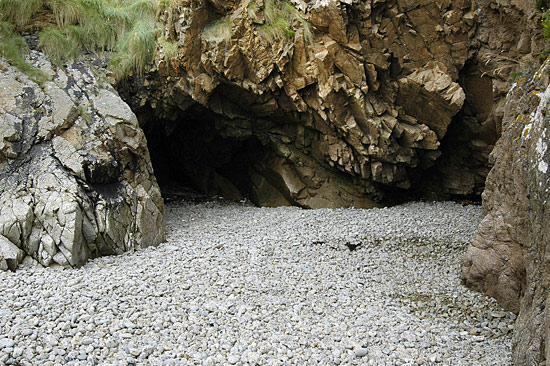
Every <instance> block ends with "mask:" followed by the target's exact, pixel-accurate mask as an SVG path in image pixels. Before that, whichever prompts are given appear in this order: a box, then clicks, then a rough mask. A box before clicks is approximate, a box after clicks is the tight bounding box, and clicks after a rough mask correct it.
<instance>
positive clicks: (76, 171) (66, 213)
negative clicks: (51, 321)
mask: <svg viewBox="0 0 550 366" xmlns="http://www.w3.org/2000/svg"><path fill="white" fill-rule="evenodd" d="M30 59H31V62H32V63H33V64H34V65H35V66H37V67H39V68H40V69H42V70H43V71H44V72H46V73H48V74H49V75H51V77H52V79H51V81H49V82H46V83H45V84H44V85H42V86H39V85H37V84H36V83H35V82H33V81H32V80H30V79H29V78H28V77H27V76H25V75H24V74H22V73H21V72H20V71H18V70H17V69H15V68H13V67H11V66H10V65H8V64H7V63H6V62H4V61H3V60H1V59H0V70H1V72H0V85H2V88H1V89H0V248H2V251H1V252H0V256H3V258H4V261H5V262H7V265H8V267H10V269H14V267H15V266H17V264H18V263H19V262H20V261H21V260H22V259H23V257H24V255H23V253H24V254H26V255H29V256H31V257H33V258H34V259H36V260H37V261H38V262H39V263H41V264H42V265H44V266H48V265H50V264H53V263H57V264H60V265H64V266H80V265H82V264H84V263H85V262H86V261H87V260H88V259H89V258H93V257H96V256H100V255H109V254H119V253H122V252H125V251H129V250H134V249H138V248H142V247H146V246H150V245H157V244H158V243H160V242H162V241H163V240H164V238H165V231H164V230H165V229H164V204H163V201H162V197H161V195H160V190H159V188H158V185H157V183H156V180H155V177H154V175H153V169H152V166H151V162H150V159H149V152H148V150H147V144H146V140H145V136H144V134H143V132H142V131H141V129H140V127H139V125H138V122H137V118H136V116H135V115H134V114H133V113H132V111H131V110H130V108H129V107H128V105H126V103H124V102H123V101H122V99H120V97H119V96H118V94H117V93H116V91H115V90H114V89H113V88H112V87H111V86H110V85H108V84H107V83H102V82H101V80H100V79H99V78H98V77H96V75H94V72H93V71H92V70H91V69H90V68H89V67H88V66H86V65H85V64H84V63H82V62H75V63H73V64H72V65H69V66H67V67H66V68H57V67H54V66H52V65H51V64H50V63H49V62H48V61H47V60H46V58H45V57H44V56H43V55H42V54H41V53H39V52H35V51H33V52H32V53H31V56H30ZM10 243H11V245H10ZM3 248H11V249H13V248H17V249H18V250H20V251H21V253H19V254H20V255H18V256H17V259H15V258H12V257H13V255H11V254H10V255H11V257H7V256H6V255H7V254H6V253H7V252H8V250H7V249H6V251H4V249H3ZM12 251H13V250H12ZM14 260H15V262H14ZM11 263H15V264H14V265H12V264H11ZM2 266H3V264H2V260H0V267H2Z"/></svg>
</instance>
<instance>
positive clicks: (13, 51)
mask: <svg viewBox="0 0 550 366" xmlns="http://www.w3.org/2000/svg"><path fill="white" fill-rule="evenodd" d="M28 53H29V46H28V45H27V42H25V40H24V39H23V37H21V36H20V35H19V34H18V33H17V32H16V31H15V27H14V26H13V24H11V23H8V22H5V21H0V56H1V57H3V58H4V59H6V61H8V63H9V64H10V65H12V66H14V67H16V68H18V69H19V70H20V71H21V72H23V73H24V74H25V75H27V76H28V77H29V78H30V79H31V80H33V81H34V82H36V83H37V84H39V85H43V84H44V83H45V82H46V81H48V80H49V77H48V76H47V75H46V74H45V73H44V72H42V71H40V70H39V69H37V68H35V67H33V66H32V65H30V64H29V63H28V62H27V61H25V59H24V57H25V55H27V54H28Z"/></svg>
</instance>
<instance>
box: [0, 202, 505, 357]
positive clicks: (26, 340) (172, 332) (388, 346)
mask: <svg viewBox="0 0 550 366" xmlns="http://www.w3.org/2000/svg"><path fill="white" fill-rule="evenodd" d="M482 215H483V213H482V209H481V207H479V206H462V205H460V204H457V203H451V202H440V203H426V202H416V203H408V204H405V205H400V206H395V207H391V208H384V209H372V210H362V209H321V210H303V209H299V208H292V207H284V208H256V207H252V206H249V205H246V204H238V203H228V202H224V201H215V202H203V203H191V202H184V201H182V202H172V203H170V204H168V206H167V224H168V240H167V242H166V243H164V244H161V245H160V246H159V247H157V248H148V249H145V250H141V251H137V252H135V253H128V254H125V255H121V256H113V257H103V258H98V259H95V260H93V261H92V262H90V263H88V264H87V265H85V266H84V267H82V268H79V269H64V270H61V269H51V268H48V269H44V268H38V267H25V268H22V269H20V270H18V271H17V272H15V273H12V272H0V365H2V364H5V365H33V366H34V365H228V364H232V365H453V366H456V365H499V366H500V365H507V364H509V363H510V342H511V333H512V328H513V320H514V316H513V315H512V314H510V313H506V312H503V311H502V310H501V309H500V308H499V307H498V305H497V304H496V303H495V302H494V301H492V300H491V299H488V298H485V297H483V296H482V295H480V294H477V293H474V292H472V291H470V290H468V289H467V288H465V287H463V286H462V285H460V281H459V278H458V275H459V265H460V263H459V262H460V257H461V255H462V254H463V253H464V251H465V249H466V246H467V244H468V242H469V241H470V240H471V238H472V235H473V233H474V232H475V230H476V228H477V225H478V224H479V221H480V220H481V218H482Z"/></svg>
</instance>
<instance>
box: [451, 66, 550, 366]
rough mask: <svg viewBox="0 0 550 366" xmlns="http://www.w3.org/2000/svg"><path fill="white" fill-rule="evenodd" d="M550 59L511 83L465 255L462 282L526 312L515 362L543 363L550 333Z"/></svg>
mask: <svg viewBox="0 0 550 366" xmlns="http://www.w3.org/2000/svg"><path fill="white" fill-rule="evenodd" d="M549 108H550V63H549V62H548V61H546V62H545V64H544V65H543V66H542V68H541V69H540V70H538V71H536V72H530V73H526V74H524V75H523V76H521V77H520V78H519V79H518V80H517V81H516V82H515V83H514V85H513V86H512V90H511V91H510V92H509V94H508V97H507V102H506V105H505V108H504V119H503V126H502V127H503V133H502V137H501V138H500V140H499V141H498V143H497V145H496V147H495V149H494V150H493V153H492V159H493V160H494V162H495V165H494V167H493V168H492V170H491V172H490V173H489V176H488V177H487V184H486V189H485V191H484V193H483V205H484V208H485V210H486V211H487V215H486V217H485V218H484V219H483V221H482V223H481V225H480V228H479V232H478V233H477V234H476V236H475V237H474V241H473V244H472V245H471V246H470V248H469V249H468V252H467V255H466V257H465V260H464V265H463V273H462V278H463V281H464V282H465V283H466V284H467V285H469V286H471V287H473V288H475V289H477V290H479V291H482V292H485V293H486V294H488V295H490V296H493V297H495V298H496V299H497V300H498V301H499V302H500V303H501V304H502V305H503V306H504V307H505V308H507V309H509V310H512V311H514V312H516V313H517V312H519V317H518V320H517V323H516V331H515V337H514V356H513V357H514V365H521V366H523V365H543V364H546V363H545V362H547V360H548V359H549V358H548V356H547V354H548V350H549V349H550V348H549V347H548V346H549V344H550V343H549V342H550V336H549V335H550V333H549V332H548V319H549V318H550V313H549V311H550V307H549V305H550V303H549V299H550V293H549V283H550V266H549V264H550V263H549V262H548V260H549V259H548V258H550V256H549V253H550V169H549V164H550V153H549V149H548V146H549V144H550V117H549V116H548V110H549Z"/></svg>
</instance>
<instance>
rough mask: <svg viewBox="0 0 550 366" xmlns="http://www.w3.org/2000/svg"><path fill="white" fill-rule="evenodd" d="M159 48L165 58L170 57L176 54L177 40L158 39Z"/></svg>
mask: <svg viewBox="0 0 550 366" xmlns="http://www.w3.org/2000/svg"><path fill="white" fill-rule="evenodd" d="M159 45H160V48H161V49H162V52H163V53H164V57H165V58H166V59H170V58H172V57H174V56H176V55H177V54H178V42H176V41H167V40H165V39H164V38H163V39H161V40H159Z"/></svg>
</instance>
